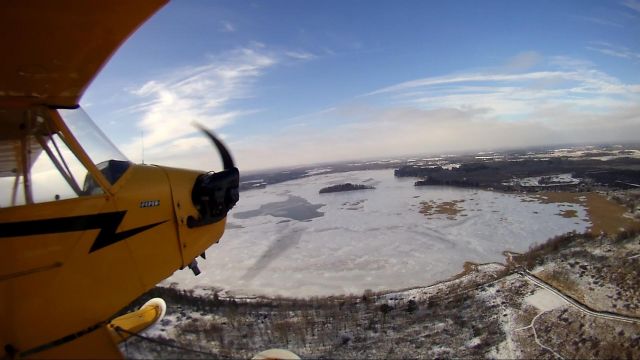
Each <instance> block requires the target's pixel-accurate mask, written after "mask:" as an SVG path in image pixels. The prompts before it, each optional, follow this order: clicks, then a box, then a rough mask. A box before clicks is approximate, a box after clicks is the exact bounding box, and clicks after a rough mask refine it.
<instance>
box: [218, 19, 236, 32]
mask: <svg viewBox="0 0 640 360" xmlns="http://www.w3.org/2000/svg"><path fill="white" fill-rule="evenodd" d="M220 26H221V30H222V32H227V33H231V32H235V31H236V30H237V28H236V26H235V25H234V24H232V23H231V22H229V21H221V22H220Z"/></svg>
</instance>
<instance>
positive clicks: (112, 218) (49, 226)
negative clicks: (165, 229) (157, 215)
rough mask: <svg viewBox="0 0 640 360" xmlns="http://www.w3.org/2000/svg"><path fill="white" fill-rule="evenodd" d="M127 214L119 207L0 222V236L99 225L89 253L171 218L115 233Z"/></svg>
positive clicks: (87, 227)
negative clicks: (115, 209) (91, 212)
mask: <svg viewBox="0 0 640 360" xmlns="http://www.w3.org/2000/svg"><path fill="white" fill-rule="evenodd" d="M126 214H127V212H126V211H116V212H109V213H102V214H94V215H80V216H71V217H61V218H54V219H45V220H29V221H19V222H12V223H0V238H5V237H18V236H32V235H45V234H58V233H65V232H72V231H82V230H93V229H100V232H99V233H98V236H97V237H96V239H95V240H94V242H93V245H91V249H89V253H92V252H94V251H97V250H100V249H102V248H104V247H107V246H109V245H113V244H115V243H117V242H119V241H122V240H125V239H127V238H129V237H132V236H134V235H136V234H139V233H141V232H143V231H145V230H148V229H151V228H153V227H156V226H158V225H160V224H163V223H165V222H167V221H168V220H165V221H160V222H157V223H153V224H148V225H144V226H140V227H137V228H133V229H129V230H125V231H121V232H119V233H116V231H117V230H118V226H120V223H122V220H123V219H124V216H125V215H126Z"/></svg>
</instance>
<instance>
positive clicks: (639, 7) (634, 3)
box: [622, 0, 640, 13]
mask: <svg viewBox="0 0 640 360" xmlns="http://www.w3.org/2000/svg"><path fill="white" fill-rule="evenodd" d="M622 5H624V6H626V7H628V8H629V9H632V10H635V11H637V12H639V13H640V1H639V0H624V1H623V2H622Z"/></svg>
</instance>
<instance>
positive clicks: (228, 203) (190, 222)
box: [187, 167, 240, 227]
mask: <svg viewBox="0 0 640 360" xmlns="http://www.w3.org/2000/svg"><path fill="white" fill-rule="evenodd" d="M239 184H240V173H239V172H238V169H237V168H235V167H234V168H233V169H228V170H223V171H221V172H218V173H208V174H203V175H200V176H199V177H198V178H197V179H196V183H195V184H194V186H193V190H192V192H191V201H193V205H194V206H195V207H196V209H198V212H199V214H200V218H199V219H196V218H194V217H193V216H190V217H189V218H188V219H187V226H189V227H198V226H203V225H207V224H212V223H214V222H218V221H220V220H222V219H223V218H224V217H225V216H227V213H228V212H229V210H231V208H233V206H234V205H235V204H236V203H237V202H238V200H239V198H240V194H239V192H238V187H239Z"/></svg>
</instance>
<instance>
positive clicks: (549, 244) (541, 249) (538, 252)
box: [512, 229, 640, 270]
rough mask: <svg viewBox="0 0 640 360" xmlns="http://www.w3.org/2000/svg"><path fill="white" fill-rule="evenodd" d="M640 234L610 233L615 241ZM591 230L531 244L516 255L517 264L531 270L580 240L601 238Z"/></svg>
mask: <svg viewBox="0 0 640 360" xmlns="http://www.w3.org/2000/svg"><path fill="white" fill-rule="evenodd" d="M638 234H640V229H630V230H623V231H620V232H619V233H617V234H615V235H610V236H611V239H612V240H613V241H618V242H619V241H624V240H627V239H630V238H632V237H634V236H636V235H638ZM599 237H600V236H599V235H595V234H593V233H591V232H590V231H587V232H584V233H577V232H575V231H574V232H570V233H566V234H563V235H558V236H554V237H552V238H550V239H548V240H547V241H545V242H543V243H541V244H535V245H531V246H530V247H529V250H528V251H527V252H526V253H524V254H520V255H516V256H514V260H515V262H516V264H512V265H521V266H524V267H525V268H527V269H529V270H531V269H533V267H535V266H537V265H542V264H543V261H544V258H545V257H546V256H548V255H551V254H556V253H558V252H559V251H560V250H563V249H565V248H568V247H569V246H571V245H573V244H574V243H576V242H578V241H587V242H588V241H593V240H595V239H597V238H599Z"/></svg>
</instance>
